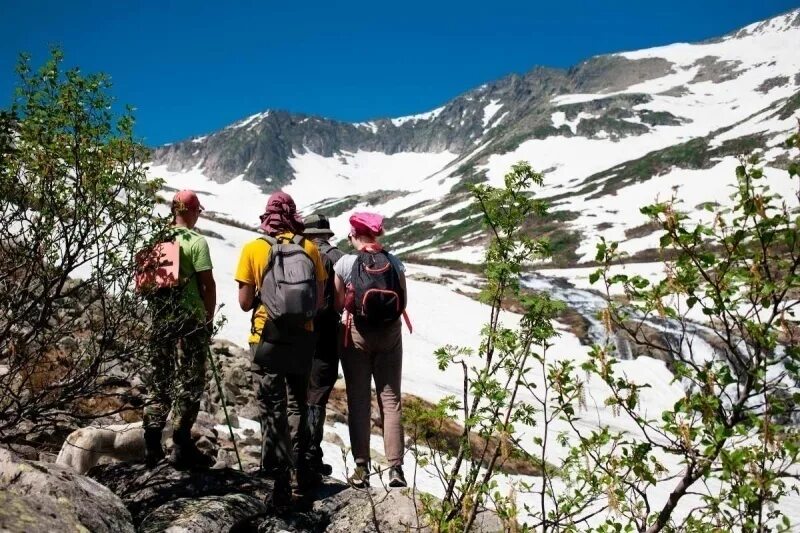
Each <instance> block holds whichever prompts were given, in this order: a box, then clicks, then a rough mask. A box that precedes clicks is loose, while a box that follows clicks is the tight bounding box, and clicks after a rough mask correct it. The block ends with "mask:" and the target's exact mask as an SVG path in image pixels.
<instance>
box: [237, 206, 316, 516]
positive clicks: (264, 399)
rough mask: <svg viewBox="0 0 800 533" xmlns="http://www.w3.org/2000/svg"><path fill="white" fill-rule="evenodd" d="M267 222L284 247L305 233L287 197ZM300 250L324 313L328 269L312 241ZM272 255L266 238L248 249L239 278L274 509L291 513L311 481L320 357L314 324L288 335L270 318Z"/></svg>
mask: <svg viewBox="0 0 800 533" xmlns="http://www.w3.org/2000/svg"><path fill="white" fill-rule="evenodd" d="M261 222H262V224H261V229H262V231H263V232H264V233H266V234H267V235H268V236H270V237H272V238H273V239H276V240H278V241H279V242H290V241H292V239H294V238H295V236H296V235H302V232H303V229H304V227H303V222H302V218H301V217H300V215H299V214H298V213H297V209H296V206H295V203H294V201H293V200H292V198H291V197H290V196H289V195H288V194H286V193H282V192H279V193H275V194H273V195H272V196H270V198H269V200H268V202H267V207H266V212H265V213H264V214H263V215H261ZM300 244H301V246H302V248H303V250H304V251H305V253H306V254H307V256H308V257H309V258H310V259H311V261H312V262H313V265H314V274H315V278H316V280H315V281H316V297H317V301H316V307H317V309H319V308H320V307H321V306H322V304H323V303H324V300H323V299H324V292H325V282H326V280H327V272H326V270H325V265H324V263H323V261H322V259H321V257H320V254H319V250H318V249H317V246H316V245H315V244H314V243H313V242H312V241H311V240H308V239H303V240H302V241H300ZM270 253H271V245H270V243H269V242H267V241H266V240H264V239H263V238H258V239H255V240H253V241H250V242H249V243H247V244H245V246H244V248H243V249H242V253H241V256H240V258H239V264H238V266H237V268H236V275H235V278H236V281H237V282H238V283H239V305H240V307H241V308H242V310H243V311H251V312H253V320H252V327H251V329H250V336H249V339H248V340H249V343H250V352H251V355H252V357H253V363H252V366H251V370H252V372H253V386H254V388H255V392H256V401H257V402H258V407H259V411H260V413H259V415H260V418H261V433H262V439H261V469H262V472H264V473H265V474H266V475H269V476H271V477H274V478H275V489H274V491H273V504H274V506H275V507H285V506H288V505H289V502H290V499H291V496H292V493H293V494H294V496H300V495H301V494H300V492H301V488H302V485H303V478H304V476H305V464H304V463H305V453H306V450H305V448H306V446H307V442H308V435H306V431H305V427H306V394H307V390H308V376H309V372H310V369H311V359H312V356H313V353H314V334H313V331H314V323H313V320H308V321H307V322H305V324H302V326H301V327H300V328H299V329H297V328H295V329H293V330H286V329H285V328H283V327H279V326H280V325H276V324H275V322H274V321H273V320H271V319H270V317H269V316H268V314H267V309H266V307H265V305H264V304H263V303H262V302H261V301H260V298H259V292H260V290H261V283H262V280H263V277H264V274H265V271H266V269H267V266H268V262H269V258H270ZM265 330H266V331H265ZM287 398H288V401H287Z"/></svg>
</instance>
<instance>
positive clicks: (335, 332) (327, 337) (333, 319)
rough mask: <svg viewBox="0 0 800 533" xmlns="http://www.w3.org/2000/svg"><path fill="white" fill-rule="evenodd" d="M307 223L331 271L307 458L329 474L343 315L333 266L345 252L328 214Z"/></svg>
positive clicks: (312, 383)
mask: <svg viewBox="0 0 800 533" xmlns="http://www.w3.org/2000/svg"><path fill="white" fill-rule="evenodd" d="M305 226H306V229H305V230H304V231H303V235H304V236H305V237H306V238H308V239H311V240H312V241H314V244H316V245H317V248H319V251H320V254H321V256H322V261H323V262H324V263H325V270H326V271H327V273H328V281H327V282H326V283H325V297H324V303H323V305H322V308H321V309H320V310H319V312H318V313H317V316H316V317H315V318H314V332H315V333H316V335H317V337H316V346H315V349H314V358H313V359H312V361H311V375H310V377H309V380H308V418H307V420H308V434H309V442H308V448H307V458H308V464H309V466H310V468H312V469H313V471H314V472H315V473H316V475H317V476H322V475H326V476H329V475H331V473H332V472H333V468H332V467H331V466H330V465H328V464H325V463H324V462H323V461H322V437H323V435H324V433H325V430H324V425H325V409H326V406H327V404H328V399H329V398H330V395H331V391H332V390H333V386H334V385H335V384H336V379H337V378H338V377H339V352H340V350H339V329H340V328H339V325H340V322H341V318H342V317H341V314H339V312H338V311H336V309H335V306H334V299H335V296H336V287H335V285H334V277H335V275H334V272H333V269H334V265H335V264H336V262H337V261H338V260H339V259H340V258H341V257H342V256H343V255H344V253H342V252H341V251H340V250H339V249H338V248H336V247H335V246H333V245H332V244H331V243H329V242H328V239H330V238H331V237H333V231H331V224H330V221H329V220H328V217H326V216H325V215H323V214H317V213H315V214H313V215H309V216H307V217H306V218H305Z"/></svg>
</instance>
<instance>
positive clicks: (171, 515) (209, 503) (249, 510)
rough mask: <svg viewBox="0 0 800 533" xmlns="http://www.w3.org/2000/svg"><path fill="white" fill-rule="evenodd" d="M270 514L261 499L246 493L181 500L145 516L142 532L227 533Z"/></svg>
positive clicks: (141, 527)
mask: <svg viewBox="0 0 800 533" xmlns="http://www.w3.org/2000/svg"><path fill="white" fill-rule="evenodd" d="M266 513H267V507H266V505H264V503H263V502H262V501H261V500H260V499H258V498H255V497H253V496H249V495H246V494H228V495H225V496H202V497H200V498H179V499H177V500H173V501H171V502H168V503H166V504H164V505H162V506H161V507H158V508H157V509H156V510H154V511H153V512H151V513H149V514H148V515H147V516H145V517H144V519H143V520H142V525H141V526H140V528H139V531H141V532H142V533H151V532H152V533H156V532H158V531H169V532H170V533H178V532H180V533H184V532H185V533H195V532H196V533H215V532H219V533H223V532H228V531H231V530H234V529H237V528H239V527H240V525H241V524H242V523H244V522H247V521H253V519H254V518H255V517H257V516H262V515H266Z"/></svg>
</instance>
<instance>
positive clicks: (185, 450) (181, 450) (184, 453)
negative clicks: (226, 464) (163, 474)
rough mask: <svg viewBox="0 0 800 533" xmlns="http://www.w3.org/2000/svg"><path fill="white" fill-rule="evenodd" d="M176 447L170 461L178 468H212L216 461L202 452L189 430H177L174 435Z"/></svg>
mask: <svg viewBox="0 0 800 533" xmlns="http://www.w3.org/2000/svg"><path fill="white" fill-rule="evenodd" d="M172 441H173V443H174V445H175V447H174V448H173V449H172V456H171V457H170V462H171V463H172V466H174V467H175V469H176V470H194V469H207V468H211V467H212V466H213V465H214V463H216V461H215V460H214V459H213V458H212V457H211V456H208V455H206V454H204V453H203V452H201V451H200V450H199V449H198V448H197V446H195V444H194V442H193V441H192V437H191V435H190V433H189V432H188V431H179V430H175V433H174V434H173V435H172Z"/></svg>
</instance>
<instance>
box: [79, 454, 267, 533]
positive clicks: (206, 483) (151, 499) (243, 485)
mask: <svg viewBox="0 0 800 533" xmlns="http://www.w3.org/2000/svg"><path fill="white" fill-rule="evenodd" d="M88 475H89V476H91V477H92V478H94V479H96V480H97V481H99V482H100V483H102V484H103V485H106V486H107V487H108V488H109V489H111V491H113V492H114V493H115V494H119V495H120V497H121V498H122V501H123V502H125V505H127V506H128V510H129V511H130V513H131V515H132V517H133V523H134V524H135V525H137V526H139V525H140V524H142V522H143V519H144V518H145V517H146V516H147V515H149V514H150V513H152V512H153V511H155V510H156V509H158V508H159V507H161V506H162V505H165V504H167V503H169V502H172V501H175V500H181V499H188V500H196V499H198V498H202V497H209V496H225V495H230V494H247V495H249V496H252V497H254V498H256V499H258V500H262V501H263V500H264V498H265V497H266V496H267V494H270V493H271V491H272V482H271V481H269V480H266V479H264V478H261V477H257V476H251V475H248V474H246V473H244V472H239V471H238V470H233V469H228V468H223V469H211V470H197V471H191V470H185V471H180V470H175V469H174V468H172V467H171V466H170V465H169V464H167V463H161V464H159V465H158V466H156V468H154V469H152V470H149V469H148V468H147V467H146V466H145V465H142V464H125V463H117V464H113V465H101V466H97V467H95V468H93V469H92V470H90V471H89V473H88ZM182 508H183V509H186V508H187V507H186V505H184V506H183V507H182ZM165 512H166V510H165Z"/></svg>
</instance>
